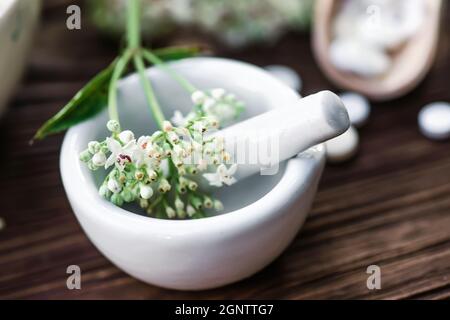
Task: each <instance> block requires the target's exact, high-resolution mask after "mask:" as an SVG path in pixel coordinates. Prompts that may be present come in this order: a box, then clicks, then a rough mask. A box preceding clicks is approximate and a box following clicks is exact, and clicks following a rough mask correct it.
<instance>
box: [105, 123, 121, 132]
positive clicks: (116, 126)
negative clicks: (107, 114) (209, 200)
mask: <svg viewBox="0 0 450 320" xmlns="http://www.w3.org/2000/svg"><path fill="white" fill-rule="evenodd" d="M106 127H107V128H108V130H109V131H111V132H114V133H118V132H120V124H119V122H117V121H116V120H109V121H108V123H107V124H106Z"/></svg>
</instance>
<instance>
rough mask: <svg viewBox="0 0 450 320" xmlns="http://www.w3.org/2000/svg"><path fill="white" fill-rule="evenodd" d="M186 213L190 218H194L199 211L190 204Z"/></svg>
mask: <svg viewBox="0 0 450 320" xmlns="http://www.w3.org/2000/svg"><path fill="white" fill-rule="evenodd" d="M186 213H187V214H188V216H189V217H192V216H193V215H194V214H196V213H197V211H196V210H195V209H194V207H193V206H191V205H190V204H188V205H187V207H186Z"/></svg>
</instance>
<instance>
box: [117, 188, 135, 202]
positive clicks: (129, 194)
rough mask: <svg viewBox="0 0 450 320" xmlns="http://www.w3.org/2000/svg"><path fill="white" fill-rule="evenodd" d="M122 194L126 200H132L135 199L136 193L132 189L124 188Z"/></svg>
mask: <svg viewBox="0 0 450 320" xmlns="http://www.w3.org/2000/svg"><path fill="white" fill-rule="evenodd" d="M120 195H121V196H122V198H123V200H124V201H125V202H132V201H134V199H135V198H134V194H133V192H131V191H130V190H128V189H124V190H123V191H122V192H121V193H120Z"/></svg>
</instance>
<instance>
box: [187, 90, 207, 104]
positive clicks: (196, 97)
mask: <svg viewBox="0 0 450 320" xmlns="http://www.w3.org/2000/svg"><path fill="white" fill-rule="evenodd" d="M205 98H206V95H205V93H204V92H203V91H200V90H197V91H195V92H194V93H192V95H191V99H192V102H193V103H194V104H196V105H199V104H202V103H203V101H205Z"/></svg>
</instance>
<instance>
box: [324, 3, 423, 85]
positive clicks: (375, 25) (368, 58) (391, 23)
mask: <svg viewBox="0 0 450 320" xmlns="http://www.w3.org/2000/svg"><path fill="white" fill-rule="evenodd" d="M425 9H426V8H425V1H424V0H347V1H342V5H341V6H340V8H339V10H338V11H337V13H336V15H335V19H334V21H333V25H332V36H333V40H332V42H331V45H330V52H329V55H330V59H331V62H332V63H333V64H334V65H335V67H336V68H338V69H340V70H341V71H344V72H352V73H354V74H357V75H359V76H363V77H375V76H379V75H382V74H384V73H385V72H386V71H387V70H388V69H389V66H390V65H391V64H392V61H393V59H392V57H391V53H392V52H393V51H394V50H395V49H397V48H399V47H400V46H401V45H403V44H404V43H405V42H406V41H408V40H409V39H410V38H411V37H412V36H414V34H416V33H417V32H418V31H419V30H420V27H421V26H422V24H423V22H424V21H425V16H426V10H425Z"/></svg>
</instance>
